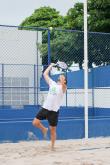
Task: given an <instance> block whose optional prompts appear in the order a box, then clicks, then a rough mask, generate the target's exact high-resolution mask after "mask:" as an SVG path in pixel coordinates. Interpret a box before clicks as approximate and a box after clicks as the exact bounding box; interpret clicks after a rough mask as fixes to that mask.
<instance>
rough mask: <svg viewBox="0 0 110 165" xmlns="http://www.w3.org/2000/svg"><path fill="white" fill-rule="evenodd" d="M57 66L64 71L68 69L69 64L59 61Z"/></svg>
mask: <svg viewBox="0 0 110 165" xmlns="http://www.w3.org/2000/svg"><path fill="white" fill-rule="evenodd" d="M57 66H58V67H60V68H62V69H67V68H68V66H67V64H66V63H65V62H63V61H58V62H57Z"/></svg>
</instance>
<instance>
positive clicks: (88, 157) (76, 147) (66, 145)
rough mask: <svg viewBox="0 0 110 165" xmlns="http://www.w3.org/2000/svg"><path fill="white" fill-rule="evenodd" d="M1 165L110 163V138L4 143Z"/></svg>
mask: <svg viewBox="0 0 110 165" xmlns="http://www.w3.org/2000/svg"><path fill="white" fill-rule="evenodd" d="M0 165H110V138H95V139H89V140H88V141H87V140H86V141H85V140H84V139H81V140H57V141H56V148H55V151H51V150H50V142H49V141H28V142H19V143H2V144H0Z"/></svg>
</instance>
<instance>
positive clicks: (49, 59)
mask: <svg viewBox="0 0 110 165" xmlns="http://www.w3.org/2000/svg"><path fill="white" fill-rule="evenodd" d="M50 63H51V49H50V30H49V29H48V65H49V64H50Z"/></svg>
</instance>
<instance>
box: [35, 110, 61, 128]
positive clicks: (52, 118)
mask: <svg viewBox="0 0 110 165" xmlns="http://www.w3.org/2000/svg"><path fill="white" fill-rule="evenodd" d="M58 116H59V111H58V112H55V111H49V110H47V109H45V108H42V109H41V110H40V111H39V112H38V114H37V115H36V118H37V119H39V120H45V119H47V120H48V122H49V125H50V126H57V123H58Z"/></svg>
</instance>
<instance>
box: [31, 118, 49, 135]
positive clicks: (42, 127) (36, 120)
mask: <svg viewBox="0 0 110 165" xmlns="http://www.w3.org/2000/svg"><path fill="white" fill-rule="evenodd" d="M32 124H33V125H34V126H35V127H37V128H39V129H40V130H41V131H42V133H43V135H44V138H46V134H47V131H48V128H46V127H44V125H43V124H42V123H41V122H40V120H39V119H37V118H35V119H34V120H33V122H32Z"/></svg>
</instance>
